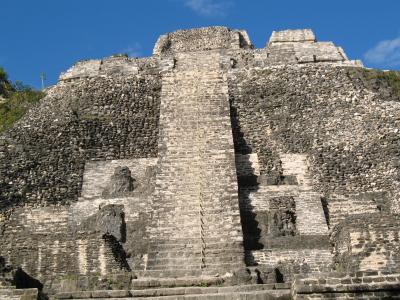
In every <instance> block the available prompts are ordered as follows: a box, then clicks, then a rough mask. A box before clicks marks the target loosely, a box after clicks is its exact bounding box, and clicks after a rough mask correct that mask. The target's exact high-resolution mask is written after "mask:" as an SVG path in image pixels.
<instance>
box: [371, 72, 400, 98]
mask: <svg viewBox="0 0 400 300" xmlns="http://www.w3.org/2000/svg"><path fill="white" fill-rule="evenodd" d="M364 75H365V77H366V79H367V80H369V81H375V84H377V85H382V84H385V85H388V86H389V87H390V88H391V89H392V91H393V93H394V94H395V95H396V96H398V97H400V71H380V70H373V69H371V70H364Z"/></svg>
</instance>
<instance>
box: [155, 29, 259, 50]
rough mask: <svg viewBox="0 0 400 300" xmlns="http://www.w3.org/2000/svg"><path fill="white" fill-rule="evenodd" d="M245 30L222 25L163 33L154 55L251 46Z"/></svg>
mask: <svg viewBox="0 0 400 300" xmlns="http://www.w3.org/2000/svg"><path fill="white" fill-rule="evenodd" d="M251 47H252V45H251V42H250V39H249V37H248V35H247V33H246V31H244V30H231V29H229V28H226V27H222V26H214V27H205V28H198V29H189V30H178V31H175V32H172V33H168V34H166V35H161V36H160V37H159V39H158V41H157V43H156V44H155V46H154V50H153V54H154V55H167V54H172V53H178V52H189V51H202V50H214V49H239V48H251Z"/></svg>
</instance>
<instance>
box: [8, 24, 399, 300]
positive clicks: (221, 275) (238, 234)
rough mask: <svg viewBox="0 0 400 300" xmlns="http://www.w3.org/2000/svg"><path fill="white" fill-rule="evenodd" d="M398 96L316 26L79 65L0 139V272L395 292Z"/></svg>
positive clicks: (123, 284)
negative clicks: (262, 41) (262, 40)
mask: <svg viewBox="0 0 400 300" xmlns="http://www.w3.org/2000/svg"><path fill="white" fill-rule="evenodd" d="M399 103H400V102H399V101H398V97H397V96H396V95H395V94H394V92H393V91H392V90H391V88H390V87H389V86H388V85H382V84H380V83H379V82H371V80H370V78H368V77H367V76H366V75H365V73H364V69H363V68H362V64H361V62H360V61H350V60H349V59H348V58H347V57H346V55H345V53H344V51H343V49H341V48H340V47H336V46H335V45H334V44H333V43H331V42H317V41H316V38H315V36H314V34H313V33H312V31H311V30H286V31H279V32H273V33H272V35H271V38H270V40H269V41H268V42H267V44H266V46H265V47H264V48H262V49H254V47H253V45H252V44H251V41H250V39H249V37H248V35H247V33H246V32H245V31H243V30H230V29H228V28H225V27H208V28H199V29H193V30H180V31H176V32H173V33H168V34H165V35H162V36H161V37H160V38H159V40H158V41H157V43H156V45H155V47H154V51H153V56H152V57H149V58H128V57H126V56H114V57H110V58H105V59H102V60H90V61H83V62H79V63H77V64H76V65H75V66H73V67H72V68H71V69H69V70H68V71H67V72H65V73H63V74H62V75H61V76H60V82H59V83H58V84H57V85H56V86H54V87H51V88H50V89H49V90H48V91H47V96H46V97H45V98H44V99H43V100H42V101H41V103H39V104H38V105H37V106H36V107H34V108H33V109H32V110H30V111H29V112H28V113H27V115H26V116H24V117H23V118H22V119H21V120H20V121H19V122H17V123H16V124H15V125H14V126H13V127H12V128H11V129H10V130H8V131H7V132H6V133H5V134H3V135H2V136H1V137H0V259H1V260H0V263H1V261H5V262H6V263H7V264H11V265H12V266H14V267H17V268H18V267H20V268H22V270H23V271H24V272H26V273H27V274H28V275H29V276H31V277H33V278H36V279H38V280H39V281H40V282H41V283H43V287H42V288H41V292H40V293H42V292H44V293H45V294H48V295H53V294H57V293H58V294H57V297H58V298H60V299H70V298H78V299H82V298H88V297H100V296H101V297H111V298H112V297H115V298H116V297H128V296H132V295H136V296H137V295H141V296H145V295H146V296H151V295H152V296H154V295H159V296H160V297H161V296H163V295H170V296H171V297H174V295H176V297H178V295H183V294H184V295H185V297H187V298H190V297H194V298H197V297H199V295H197V294H200V293H213V297H216V299H220V298H221V297H227V298H232V297H237V298H238V299H258V298H257V297H286V299H288V298H289V297H292V298H293V299H315V298H320V299H321V298H322V299H341V298H343V299H344V298H345V297H347V298H350V299H360V297H361V298H363V299H364V298H365V299H381V298H384V297H390V296H394V295H396V293H398V290H399V286H398V282H399V279H398V278H399V277H398V274H397V273H399V272H400V269H399V267H398V266H399V263H400V254H399V253H400V248H399V231H398V228H399V224H400V220H399V217H398V213H399V211H400V209H399V207H400V202H399V200H398V199H399V198H398V196H399V195H400V188H399V187H400V183H399V177H398V175H399V171H400V169H399V164H398V160H399V155H400V152H399V149H400V148H399V145H400V144H399V135H398V132H399V130H400V128H399V126H400V115H399V113H398V112H399V108H400V107H399ZM5 269H7V268H5ZM7 270H8V269H7ZM333 271H336V272H333ZM3 273H4V274H5V271H2V268H1V266H0V298H1V297H2V295H7V296H5V297H11V296H10V295H14V292H13V291H12V289H10V288H9V286H8V285H7V286H4V287H3V285H4V284H1V283H2V282H6V281H7V280H5V279H4V280H3V278H9V277H10V276H11V275H8V276H9V277H4V276H5V275H4V274H3ZM7 274H8V273H7ZM11 277H12V276H11ZM36 279H35V280H36ZM14 281H16V280H14ZM7 282H8V281H7ZM291 283H293V284H292V285H291ZM10 284H13V285H17V286H19V287H21V284H20V283H18V284H16V282H14V283H10ZM236 284H246V286H243V288H242V287H241V288H240V289H238V288H236V287H225V286H224V287H213V288H211V287H202V288H200V287H193V288H184V287H183V288H177V289H168V290H164V288H165V287H177V286H192V285H201V286H208V285H236ZM256 284H257V285H256ZM2 287H3V288H2ZM25 287H26V286H25ZM149 287H153V288H157V287H158V288H159V289H153V290H151V289H149V290H147V289H144V288H149ZM96 289H101V290H110V289H112V290H122V291H109V292H106V291H93V292H91V290H96ZM132 289H133V290H132ZM137 289H139V290H137ZM141 289H144V290H141ZM289 289H291V291H290V290H289ZM82 290H83V291H82ZM60 292H67V293H64V294H62V293H60ZM26 293H28V294H29V293H31V294H32V295H33V296H32V299H33V298H34V297H36V296H35V295H36V294H37V290H35V289H33V290H27V291H26ZM74 293H75V294H74ZM192 294H194V295H192ZM216 294H220V295H216ZM233 294H234V295H233ZM118 295H119V296H118ZM13 297H14V296H13ZM18 297H21V294H18V293H15V299H18ZM202 297H203V298H207V297H209V296H208V294H205V295H203V296H202ZM210 297H211V296H210ZM374 297H375V298H374ZM190 299H192V298H190ZM221 299H222V298H221Z"/></svg>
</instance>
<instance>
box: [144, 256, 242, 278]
mask: <svg viewBox="0 0 400 300" xmlns="http://www.w3.org/2000/svg"><path fill="white" fill-rule="evenodd" d="M177 262H178V263H179V261H177ZM153 263H154V262H153ZM153 263H152V264H148V265H147V269H148V270H170V271H173V270H180V269H186V270H199V269H200V270H202V274H208V275H213V274H222V272H228V271H232V270H234V269H237V268H240V267H243V265H244V259H243V260H241V261H238V260H237V259H236V260H235V262H231V263H214V264H212V263H210V264H207V262H206V261H205V267H202V264H201V259H199V264H197V263H196V262H195V261H193V260H189V261H187V262H185V265H182V264H181V263H180V264H176V265H174V264H169V263H164V262H162V263H163V264H160V263H159V262H157V263H156V264H154V265H153ZM186 263H187V264H186ZM188 263H191V264H190V265H189V264H188ZM194 263H196V264H194Z"/></svg>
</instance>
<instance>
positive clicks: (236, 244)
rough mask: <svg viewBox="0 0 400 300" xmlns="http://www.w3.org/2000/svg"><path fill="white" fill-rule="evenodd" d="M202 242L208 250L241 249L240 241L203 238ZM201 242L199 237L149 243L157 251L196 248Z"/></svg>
mask: <svg viewBox="0 0 400 300" xmlns="http://www.w3.org/2000/svg"><path fill="white" fill-rule="evenodd" d="M204 242H205V243H206V245H207V247H209V248H215V249H222V248H224V249H225V248H233V249H235V248H243V244H242V240H239V241H229V242H225V241H223V240H222V241H221V239H220V238H218V239H217V238H213V239H211V238H207V237H205V238H204ZM202 243H203V241H202V240H201V238H200V237H198V238H195V239H190V238H189V239H185V238H182V239H174V240H170V241H161V240H160V241H159V242H158V243H156V242H154V243H150V246H151V247H157V246H158V247H157V248H158V249H163V248H165V249H171V248H174V247H176V248H177V249H179V248H183V249H185V248H196V247H197V246H199V245H201V244H202Z"/></svg>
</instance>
